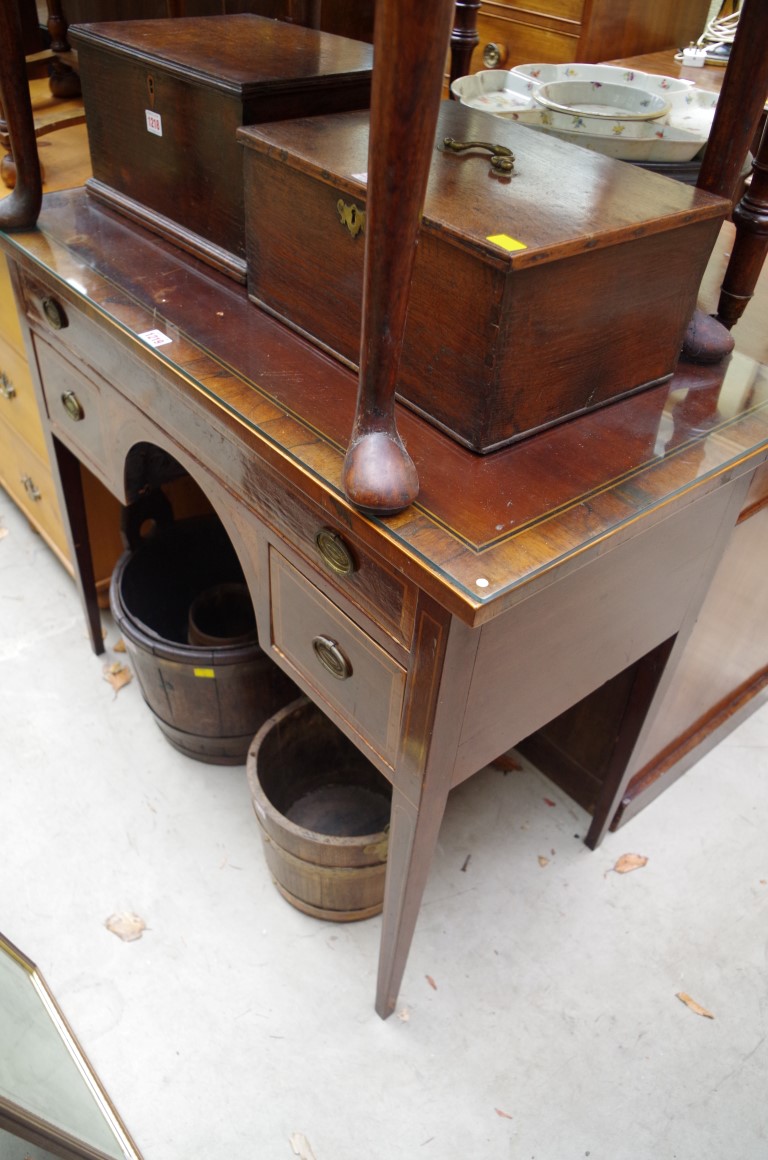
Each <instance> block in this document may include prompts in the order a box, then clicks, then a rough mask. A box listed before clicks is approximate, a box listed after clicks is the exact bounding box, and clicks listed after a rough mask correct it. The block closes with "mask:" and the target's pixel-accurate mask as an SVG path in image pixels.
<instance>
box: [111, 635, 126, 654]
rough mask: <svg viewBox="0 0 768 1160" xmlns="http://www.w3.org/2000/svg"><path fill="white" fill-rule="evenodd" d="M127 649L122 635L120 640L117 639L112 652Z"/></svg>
mask: <svg viewBox="0 0 768 1160" xmlns="http://www.w3.org/2000/svg"><path fill="white" fill-rule="evenodd" d="M125 651H126V650H125V641H124V640H123V638H122V637H120V640H118V641H116V642H115V644H113V646H112V652H116V653H124V652H125Z"/></svg>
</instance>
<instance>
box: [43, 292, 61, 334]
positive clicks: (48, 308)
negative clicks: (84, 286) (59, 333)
mask: <svg viewBox="0 0 768 1160" xmlns="http://www.w3.org/2000/svg"><path fill="white" fill-rule="evenodd" d="M40 305H41V306H42V308H43V314H44V315H45V318H46V321H47V322H48V324H49V326H51V327H53V329H54V330H63V329H64V327H65V326H66V325H67V316H66V314H65V313H64V307H63V306H61V305H60V304H59V303H58V302H57V301H56V299H55V298H43V300H42V301H41V303H40Z"/></svg>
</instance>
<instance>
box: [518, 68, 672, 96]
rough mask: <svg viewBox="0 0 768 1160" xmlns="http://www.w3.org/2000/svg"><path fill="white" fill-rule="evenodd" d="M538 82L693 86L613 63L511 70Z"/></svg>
mask: <svg viewBox="0 0 768 1160" xmlns="http://www.w3.org/2000/svg"><path fill="white" fill-rule="evenodd" d="M511 71H512V72H513V73H515V74H516V75H517V76H523V77H526V78H527V79H528V80H532V81H535V82H536V83H537V84H540V85H545V84H549V83H551V82H552V81H571V80H588V81H604V82H605V83H606V84H608V83H613V84H620V85H637V86H638V87H639V88H641V89H649V90H650V91H651V92H661V93H675V92H683V91H685V90H686V89H690V88H693V81H688V80H681V79H680V78H679V77H668V76H656V75H655V74H654V73H646V72H641V71H640V70H639V69H628V68H622V67H620V66H619V65H613V64H518V65H515V67H514V68H513V69H512V70H511Z"/></svg>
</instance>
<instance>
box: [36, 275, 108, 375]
mask: <svg viewBox="0 0 768 1160" xmlns="http://www.w3.org/2000/svg"><path fill="white" fill-rule="evenodd" d="M19 285H20V289H21V296H22V300H23V308H24V310H25V312H26V315H27V318H28V319H29V321H30V322H31V323H32V325H33V327H35V328H36V329H37V330H38V331H41V332H42V333H43V334H49V335H50V336H51V339H52V341H53V340H54V336H55V342H56V344H57V345H61V346H63V347H65V348H66V349H67V350H68V351H69V352H70V353H71V354H72V355H74V356H75V359H76V361H79V360H81V359H85V358H88V356H89V353H90V352H91V351H92V350H93V349H94V341H93V339H94V335H96V334H98V328H97V327H96V326H94V325H93V324H91V323H90V322H89V321H88V319H87V318H86V317H85V316H84V315H83V314H81V313H80V311H79V310H77V309H75V308H73V307H70V305H69V303H67V302H65V301H64V300H63V299H61V298H58V297H57V296H56V295H55V294H52V293H51V291H50V290H49V289H48V288H47V287H46V286H45V284H44V283H43V282H38V281H37V279H36V278H34V277H32V276H31V275H29V274H27V272H26V271H25V270H21V271H19Z"/></svg>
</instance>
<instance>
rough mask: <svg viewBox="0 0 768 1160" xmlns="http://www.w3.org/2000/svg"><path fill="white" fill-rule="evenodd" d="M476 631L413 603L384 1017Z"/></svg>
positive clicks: (400, 965)
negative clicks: (413, 611) (416, 607)
mask: <svg viewBox="0 0 768 1160" xmlns="http://www.w3.org/2000/svg"><path fill="white" fill-rule="evenodd" d="M479 638H480V633H479V632H476V631H473V630H472V629H470V628H468V627H467V625H465V624H463V623H461V622H460V621H456V620H454V621H453V622H452V621H451V618H450V616H449V615H448V614H447V613H446V612H445V611H444V610H443V609H440V608H439V607H438V606H436V605H433V604H432V602H431V601H430V600H428V599H427V598H426V597H424V598H422V600H421V601H420V606H419V610H418V614H417V620H416V629H415V633H414V640H415V646H414V653H413V659H412V662H411V668H410V672H409V676H408V688H407V689H406V702H405V710H404V714H403V736H402V742H401V747H400V754H399V756H398V760H397V765H396V768H395V774H394V785H393V793H392V814H391V819H390V829H389V853H388V855H387V880H386V887H385V892H384V916H383V921H382V929H381V944H380V951H379V977H378V986H377V992H376V1010H377V1012H378V1013H379V1015H380V1016H381V1017H382V1019H386V1018H387V1016H388V1015H391V1014H392V1012H393V1011H394V1009H395V1004H396V1003H397V996H398V991H399V990H400V983H401V981H402V978H403V971H404V970H405V964H406V961H407V958H408V951H409V949H410V946H411V940H412V938H413V932H414V929H415V926H416V919H417V917H418V914H419V907H420V904H421V897H422V894H423V892H424V887H425V885H426V882H427V878H428V876H429V868H430V866H431V864H432V856H433V854H434V850H435V845H436V843H437V838H438V834H439V833H440V823H441V822H442V819H443V812H444V810H445V803H446V801H447V799H448V793H449V791H450V788H451V779H452V774H453V767H454V764H455V759H456V750H457V747H458V743H459V737H460V733H461V724H462V720H463V716H464V706H465V704H466V698H467V693H468V689H469V683H470V681H471V678H472V670H473V666H474V660H475V655H476V652H477V647H478V641H479Z"/></svg>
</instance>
